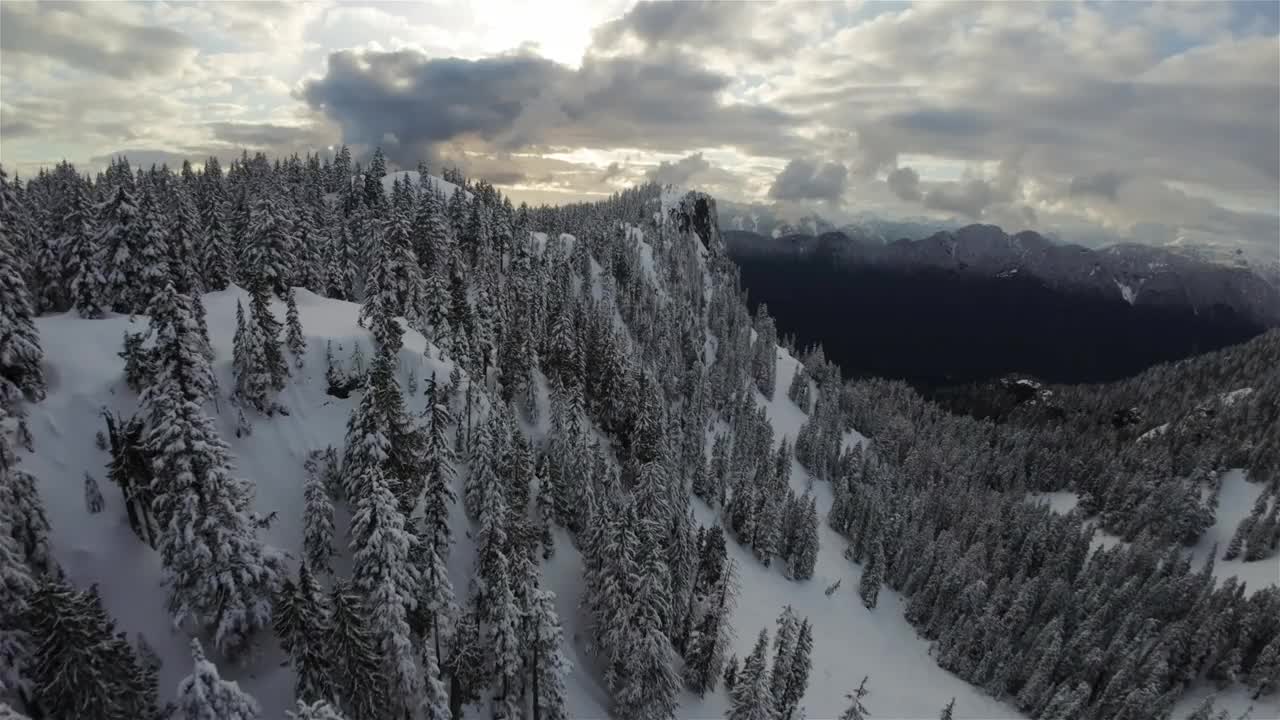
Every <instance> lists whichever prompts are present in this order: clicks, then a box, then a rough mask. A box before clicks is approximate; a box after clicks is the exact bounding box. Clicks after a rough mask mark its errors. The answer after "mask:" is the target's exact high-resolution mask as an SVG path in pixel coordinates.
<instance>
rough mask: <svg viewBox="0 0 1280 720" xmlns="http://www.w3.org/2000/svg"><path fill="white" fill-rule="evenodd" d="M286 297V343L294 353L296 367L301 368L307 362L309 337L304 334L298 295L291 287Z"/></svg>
mask: <svg viewBox="0 0 1280 720" xmlns="http://www.w3.org/2000/svg"><path fill="white" fill-rule="evenodd" d="M285 298H286V311H285V338H284V343H285V345H286V346H287V347H288V348H289V352H291V353H293V364H294V367H296V368H298V369H299V370H301V369H302V366H303V365H304V364H306V358H305V356H306V354H307V339H306V337H304V336H303V334H302V321H301V320H299V319H298V296H297V293H296V292H294V290H293V288H289V292H288V294H287V295H286V296H285Z"/></svg>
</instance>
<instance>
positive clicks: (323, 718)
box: [286, 700, 347, 720]
mask: <svg viewBox="0 0 1280 720" xmlns="http://www.w3.org/2000/svg"><path fill="white" fill-rule="evenodd" d="M286 715H287V716H288V720H347V718H346V716H345V715H343V714H342V713H341V712H339V711H338V709H337V708H336V707H334V706H333V705H331V704H329V702H327V701H325V700H316V701H315V702H313V703H306V702H303V701H302V700H299V701H298V707H297V709H295V710H290V711H288V712H287V713H286Z"/></svg>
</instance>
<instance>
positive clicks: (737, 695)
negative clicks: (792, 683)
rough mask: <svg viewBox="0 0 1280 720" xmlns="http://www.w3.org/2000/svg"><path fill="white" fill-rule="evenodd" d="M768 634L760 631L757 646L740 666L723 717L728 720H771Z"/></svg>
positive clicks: (772, 703)
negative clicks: (727, 707) (740, 668)
mask: <svg viewBox="0 0 1280 720" xmlns="http://www.w3.org/2000/svg"><path fill="white" fill-rule="evenodd" d="M768 652H769V631H768V630H765V629H761V630H760V635H759V637H758V638H757V639H756V645H755V647H754V648H753V649H752V650H751V654H750V655H748V656H747V660H746V662H744V663H743V665H742V672H741V673H740V674H739V676H738V679H737V682H736V683H734V686H733V690H732V691H730V693H729V697H730V704H729V709H728V712H726V713H725V717H726V718H728V719H729V720H773V718H774V717H775V716H774V699H773V693H772V692H771V691H770V689H769V669H768V658H767V657H766V656H767V655H768Z"/></svg>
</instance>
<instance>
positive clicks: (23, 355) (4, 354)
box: [0, 171, 45, 406]
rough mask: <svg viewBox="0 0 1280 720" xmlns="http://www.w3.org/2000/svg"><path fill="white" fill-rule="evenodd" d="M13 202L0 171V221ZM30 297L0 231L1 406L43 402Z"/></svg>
mask: <svg viewBox="0 0 1280 720" xmlns="http://www.w3.org/2000/svg"><path fill="white" fill-rule="evenodd" d="M15 202H16V201H15V200H14V198H13V197H12V191H10V190H9V187H8V185H7V184H5V183H4V175H3V171H0V220H3V219H5V218H8V216H9V215H8V213H9V212H10V209H11V208H10V206H11V205H13V204H14V203H15ZM32 318H33V312H32V307H31V295H30V293H29V292H28V290H27V284H26V282H25V281H24V280H23V278H22V271H21V264H20V260H19V257H18V249H17V248H15V247H14V246H13V243H12V241H11V239H10V237H9V228H7V227H6V228H0V403H2V404H4V405H7V406H11V405H12V404H13V403H14V402H15V401H16V400H17V399H18V397H19V396H26V397H28V398H30V399H31V400H33V401H39V400H42V399H44V395H45V380H44V371H43V370H41V368H40V361H41V360H42V359H43V357H44V352H43V351H42V350H41V349H40V336H39V334H38V333H37V331H36V326H35V322H34V321H33V319H32Z"/></svg>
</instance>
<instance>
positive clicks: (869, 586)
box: [858, 532, 884, 610]
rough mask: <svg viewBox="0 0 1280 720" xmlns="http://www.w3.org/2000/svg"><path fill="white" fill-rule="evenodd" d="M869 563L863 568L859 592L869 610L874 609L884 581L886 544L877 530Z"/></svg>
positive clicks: (869, 552) (869, 553)
mask: <svg viewBox="0 0 1280 720" xmlns="http://www.w3.org/2000/svg"><path fill="white" fill-rule="evenodd" d="M867 554H868V559H867V564H866V565H864V566H863V568H862V579H861V580H860V581H859V583H858V594H859V595H860V596H861V597H862V604H863V605H865V606H866V607H867V609H868V610H874V609H875V607H876V601H877V600H878V599H879V597H880V586H881V585H882V584H883V583H884V544H883V543H882V542H881V539H880V534H879V533H878V532H877V533H876V534H875V535H874V536H873V537H872V540H871V549H870V550H869V551H868V553H867Z"/></svg>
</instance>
